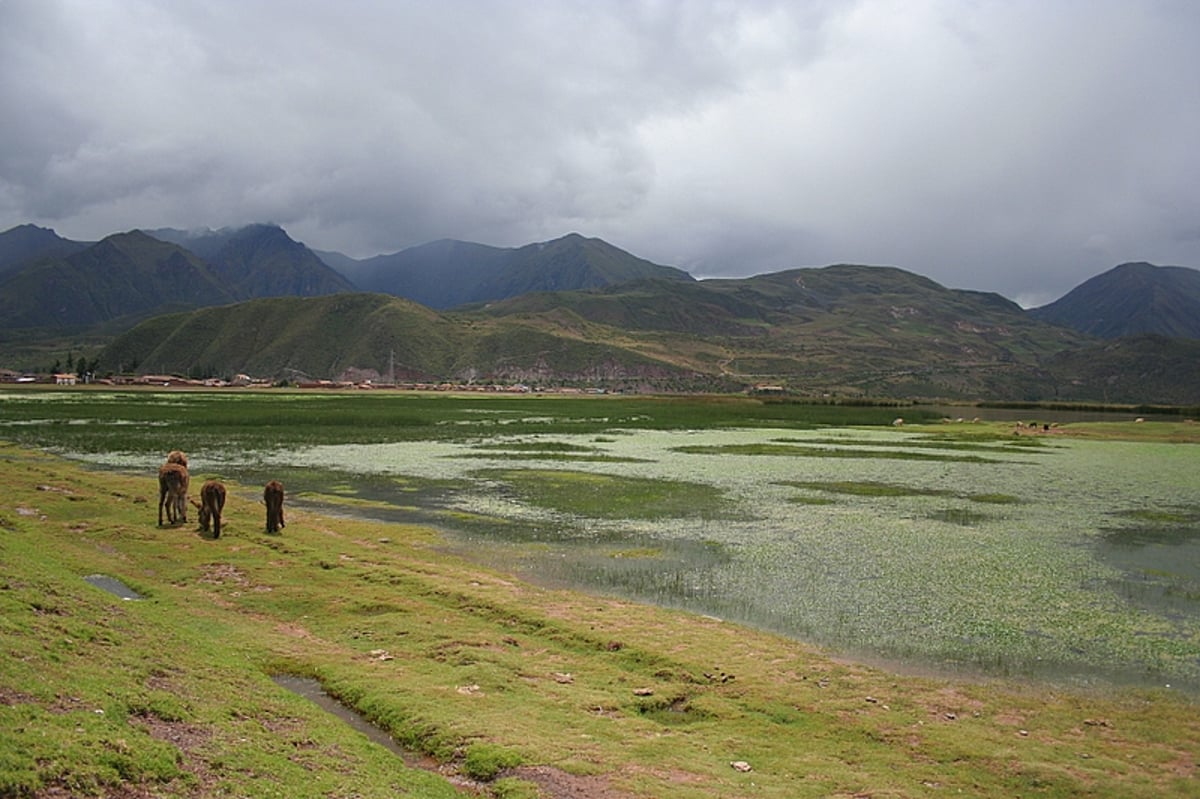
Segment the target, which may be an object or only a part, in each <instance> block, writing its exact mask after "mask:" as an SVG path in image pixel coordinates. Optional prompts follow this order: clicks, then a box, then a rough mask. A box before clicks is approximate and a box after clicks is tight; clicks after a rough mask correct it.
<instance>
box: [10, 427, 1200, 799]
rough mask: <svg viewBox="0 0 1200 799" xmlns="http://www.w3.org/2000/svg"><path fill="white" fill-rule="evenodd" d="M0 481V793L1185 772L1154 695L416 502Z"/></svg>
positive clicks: (1078, 779)
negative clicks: (461, 538) (273, 518)
mask: <svg viewBox="0 0 1200 799" xmlns="http://www.w3.org/2000/svg"><path fill="white" fill-rule="evenodd" d="M0 485H3V486H4V494H3V503H2V505H0V730H3V731H4V732H3V735H2V736H0V795H3V796H34V797H52V796H64V795H71V796H98V797H151V796H163V797H167V796H170V797H208V796H281V797H282V796H287V797H298V796H314V797H315V796H341V797H350V796H357V797H384V796H389V797H391V796H396V795H414V796H429V797H438V796H447V797H448V796H461V795H464V794H474V795H485V796H497V797H537V796H541V797H576V796H590V797H610V798H614V797H650V796H673V797H718V796H719V797H742V796H746V797H749V796H756V797H758V796H761V797H781V798H782V797H798V796H890V797H907V796H913V797H916V796H939V795H950V794H958V793H961V794H965V795H975V796H1018V795H1020V796H1064V797H1066V796H1113V797H1130V796H1147V797H1151V796H1153V797H1161V796H1190V795H1194V794H1195V788H1196V781H1195V780H1196V775H1195V768H1196V753H1197V752H1198V751H1200V717H1198V716H1197V714H1196V708H1195V705H1194V704H1192V703H1190V702H1188V701H1187V700H1185V699H1181V698H1179V697H1176V696H1169V695H1167V694H1165V693H1155V692H1122V693H1120V694H1119V695H1118V694H1110V695H1102V694H1095V693H1093V694H1067V693H1062V692H1052V691H1049V690H1048V689H1043V688H1038V687H1036V686H1019V685H1015V684H1009V683H1003V682H991V681H956V680H937V679H927V678H914V677H901V676H898V675H896V674H892V673H888V672H886V671H881V670H875V669H871V668H866V667H863V666H859V665H854V664H851V663H845V662H839V661H836V660H834V659H831V658H829V657H827V656H825V655H823V654H822V653H821V652H819V651H817V650H814V649H812V648H810V647H806V646H804V645H801V644H799V643H796V642H795V641H790V640H786V639H783V638H779V637H775V636H772V635H768V634H764V633H760V632H755V631H751V630H747V629H743V628H739V627H736V626H733V625H730V624H726V623H723V622H720V621H718V620H715V619H712V618H706V617H702V616H694V615H687V614H680V613H673V612H668V611H664V610H659V609H655V608H650V607H646V606H640V605H635V604H631V603H625V602H620V601H615V600H611V599H599V598H596V597H593V596H587V595H583V594H575V593H567V592H558V591H549V590H543V589H538V588H534V587H532V586H530V585H527V584H523V583H520V582H518V581H515V580H513V579H511V578H510V577H507V576H505V575H504V574H501V573H495V572H489V571H486V570H481V569H479V568H478V567H474V566H470V565H468V564H466V563H464V562H462V561H460V560H458V559H456V558H454V557H452V556H449V555H447V554H445V553H443V552H442V551H441V550H440V549H439V547H438V545H437V538H436V537H435V536H434V535H433V534H432V532H431V531H429V530H426V529H422V528H419V527H410V526H401V525H382V524H372V523H367V522H361V521H355V520H348V519H344V518H329V517H322V516H319V515H315V514H311V513H303V512H299V511H296V510H294V509H293V510H292V511H291V512H290V514H289V517H288V526H287V527H286V529H285V530H284V532H283V534H282V535H278V536H271V535H267V534H265V533H263V532H262V530H261V524H262V518H263V509H262V506H261V504H260V503H258V502H257V501H256V497H255V490H254V488H253V487H245V486H231V489H232V490H231V499H230V504H229V506H228V508H227V513H226V517H227V525H228V526H227V531H226V532H225V534H224V535H223V536H222V538H221V539H219V540H212V539H210V538H207V537H204V536H203V535H201V534H200V533H198V532H197V531H196V530H195V529H194V525H191V524H189V525H184V526H181V527H178V528H169V529H159V528H158V527H157V526H156V524H155V521H156V520H155V510H156V508H155V491H156V485H155V482H154V480H153V479H152V477H149V476H145V477H143V476H137V475H122V474H114V473H103V472H97V471H91V470H86V469H83V468H81V467H79V466H77V465H74V464H72V463H69V462H67V461H64V460H61V459H58V458H55V457H53V456H49V455H45V454H41V453H37V452H33V451H30V450H28V449H22V448H18V447H14V446H4V447H3V448H2V449H0ZM92 574H104V575H110V576H113V577H116V578H118V579H120V580H121V581H123V582H124V583H125V584H126V585H128V586H130V587H132V588H133V589H134V590H136V591H137V592H138V593H139V594H141V595H143V597H144V598H143V599H140V600H135V601H125V600H121V599H119V598H117V597H116V596H114V595H112V594H110V593H108V592H106V591H103V590H101V589H99V588H96V587H94V586H93V585H91V584H90V583H88V582H87V581H86V580H84V577H85V576H88V575H92ZM280 674H290V675H299V676H307V677H313V678H316V679H317V680H319V681H320V682H321V684H322V685H323V686H324V687H325V689H326V690H327V691H328V692H330V693H331V694H333V695H335V696H337V697H339V698H340V699H341V700H342V701H343V702H345V703H346V704H347V705H349V706H352V707H354V708H356V709H358V710H359V711H361V712H362V713H363V714H365V715H366V716H368V717H369V718H371V719H372V720H374V721H375V722H376V723H377V724H378V725H379V726H380V727H382V728H383V729H385V730H387V731H388V732H389V733H390V734H391V735H392V736H393V737H394V738H395V739H396V740H397V741H400V742H401V743H403V744H404V745H405V746H406V747H408V748H409V749H411V750H413V751H414V753H420V754H422V755H424V756H425V757H426V758H428V760H427V765H429V766H430V767H431V768H427V769H422V768H412V767H410V766H408V765H406V763H405V761H404V759H402V758H399V757H397V756H396V755H394V754H392V753H390V752H388V751H387V750H386V749H384V748H383V747H381V746H379V745H377V744H375V743H372V742H370V741H369V740H368V739H367V738H366V737H365V736H363V735H362V734H360V733H358V732H355V731H354V730H352V729H351V728H350V727H349V726H347V725H346V724H344V723H343V722H342V721H340V720H338V719H336V718H335V717H333V716H331V715H329V714H327V713H326V712H325V711H323V710H320V709H319V708H318V707H317V706H316V705H314V704H312V703H311V702H309V701H307V700H305V699H303V698H300V697H298V696H296V695H295V694H293V693H291V692H290V691H288V690H286V689H285V688H282V687H280V686H278V685H277V684H276V683H275V682H273V681H272V677H273V676H276V675H280ZM431 769H432V770H431ZM743 769H746V770H743Z"/></svg>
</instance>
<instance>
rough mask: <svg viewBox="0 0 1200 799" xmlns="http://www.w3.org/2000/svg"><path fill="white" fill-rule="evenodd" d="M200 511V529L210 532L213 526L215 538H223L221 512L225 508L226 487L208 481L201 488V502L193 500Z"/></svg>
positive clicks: (215, 481)
mask: <svg viewBox="0 0 1200 799" xmlns="http://www.w3.org/2000/svg"><path fill="white" fill-rule="evenodd" d="M192 504H193V505H195V506H196V509H197V510H198V511H200V529H201V530H203V531H204V532H206V533H207V532H208V528H209V524H210V523H211V525H212V533H213V538H220V537H221V511H222V510H224V508H225V486H224V484H223V483H221V482H220V481H217V480H207V481H205V483H204V485H202V486H200V501H199V502H197V501H196V500H192Z"/></svg>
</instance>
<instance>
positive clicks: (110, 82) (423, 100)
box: [0, 0, 1200, 306]
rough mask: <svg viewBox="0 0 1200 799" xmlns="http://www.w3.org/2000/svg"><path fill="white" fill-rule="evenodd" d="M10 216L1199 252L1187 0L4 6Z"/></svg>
mask: <svg viewBox="0 0 1200 799" xmlns="http://www.w3.org/2000/svg"><path fill="white" fill-rule="evenodd" d="M0 109H2V114H3V122H2V123H0V230H6V229H8V228H10V227H12V226H14V225H18V224H22V223H25V222H33V223H36V224H39V225H43V226H47V227H53V228H54V229H55V230H57V231H58V233H59V234H60V235H63V236H66V237H67V238H73V239H82V240H91V239H97V238H101V237H103V236H105V235H107V234H109V233H113V232H118V231H123V230H129V229H132V228H155V227H164V226H171V227H180V228H202V227H212V228H219V227H222V226H227V225H241V224H245V223H248V222H275V223H278V224H280V225H282V226H283V227H284V228H285V229H286V230H287V231H288V232H289V233H290V234H291V235H292V237H293V238H296V239H299V240H301V241H303V242H304V243H306V244H308V245H309V246H310V247H313V248H315V249H325V250H339V251H342V252H345V253H347V254H349V255H353V256H355V257H364V256H369V255H375V254H378V253H390V252H395V251H397V250H401V249H404V248H406V247H410V246H413V245H416V244H421V243H425V242H428V241H432V240H435V239H439V238H456V239H465V240H469V241H477V242H482V243H485V244H492V245H497V246H506V247H507V246H519V245H522V244H527V243H530V242H534V241H544V240H548V239H552V238H557V237H559V236H562V235H565V234H566V233H569V232H573V231H574V232H579V233H582V234H584V235H586V236H598V237H600V238H603V239H605V240H607V241H609V242H611V243H612V244H615V245H617V246H619V247H621V248H623V249H626V250H629V251H631V252H633V253H635V254H636V255H640V256H642V257H645V258H649V259H651V260H653V261H656V262H659V263H664V264H670V265H673V266H679V267H682V268H685V269H687V270H689V271H690V272H692V273H693V274H694V275H696V276H697V277H715V276H741V275H750V274H757V273H762V272H772V271H778V270H781V269H787V268H791V267H797V266H824V265H827V264H832V263H867V264H876V265H891V266H899V267H901V268H904V269H907V270H910V271H912V272H916V273H918V274H922V275H926V276H928V277H930V278H932V279H934V280H936V281H938V282H939V283H942V284H944V285H946V286H949V287H951V288H970V289H980V290H985V291H997V292H1000V293H1001V294H1003V295H1005V296H1007V297H1009V298H1011V299H1014V300H1017V301H1019V302H1021V303H1022V304H1024V305H1027V306H1029V305H1037V304H1041V303H1044V302H1047V301H1049V300H1051V299H1054V298H1056V297H1058V296H1060V295H1061V294H1063V293H1065V292H1066V291H1068V290H1069V289H1071V288H1073V287H1074V286H1075V285H1078V284H1079V283H1080V282H1082V281H1083V280H1086V279H1087V278H1089V277H1092V276H1094V275H1096V274H1099V273H1101V272H1103V271H1106V270H1107V269H1109V268H1111V267H1113V266H1115V265H1117V264H1119V263H1122V262H1125V261H1131V260H1147V261H1150V262H1152V263H1157V264H1161V265H1167V264H1174V265H1182V266H1192V267H1200V2H1196V0H1028V1H1025V0H995V1H993V0H928V1H926V2H923V1H922V0H894V1H892V0H862V2H853V1H852V0H790V2H767V1H766V0H762V1H758V0H728V1H727V2H716V1H715V0H714V1H711V2H710V1H709V0H679V2H672V1H671V0H653V1H647V2H635V1H634V0H578V2H573V1H569V0H508V1H506V2H501V1H499V0H497V1H496V2H491V1H490V0H463V1H462V2H457V1H456V0H428V2H402V1H401V0H378V2H367V1H365V0H361V1H358V2H356V1H355V0H345V1H344V2H332V1H330V2H320V1H318V0H273V1H269V0H194V1H193V0H158V1H157V2H150V1H148V0H112V1H110V2H106V1H105V0H77V2H59V1H57V0H0Z"/></svg>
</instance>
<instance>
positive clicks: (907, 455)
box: [675, 443, 998, 463]
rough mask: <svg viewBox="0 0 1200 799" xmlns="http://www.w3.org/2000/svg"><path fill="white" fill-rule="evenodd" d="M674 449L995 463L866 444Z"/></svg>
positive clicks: (689, 446)
mask: <svg viewBox="0 0 1200 799" xmlns="http://www.w3.org/2000/svg"><path fill="white" fill-rule="evenodd" d="M675 451H676V452H683V453H688V454H691V455H769V456H786V457H792V458H859V459H864V460H866V459H877V460H899V461H938V462H943V463H997V462H998V461H996V460H994V459H992V458H985V457H983V456H981V455H942V454H937V453H932V452H914V451H912V450H909V449H873V448H872V449H868V448H867V447H865V446H858V447H848V446H846V445H845V444H844V443H843V444H841V445H839V446H808V445H799V444H780V443H761V444H725V445H720V446H716V445H706V444H685V445H683V446H679V447H675Z"/></svg>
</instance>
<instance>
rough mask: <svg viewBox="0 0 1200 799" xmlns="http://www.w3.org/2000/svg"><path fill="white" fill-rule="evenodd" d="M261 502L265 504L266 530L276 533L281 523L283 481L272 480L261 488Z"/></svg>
mask: <svg viewBox="0 0 1200 799" xmlns="http://www.w3.org/2000/svg"><path fill="white" fill-rule="evenodd" d="M263 502H264V503H266V506H267V532H268V533H278V532H279V530H280V528H282V527H284V523H283V483H281V482H279V481H278V480H272V481H271V482H269V483H267V485H266V486H265V487H264V488H263Z"/></svg>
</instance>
